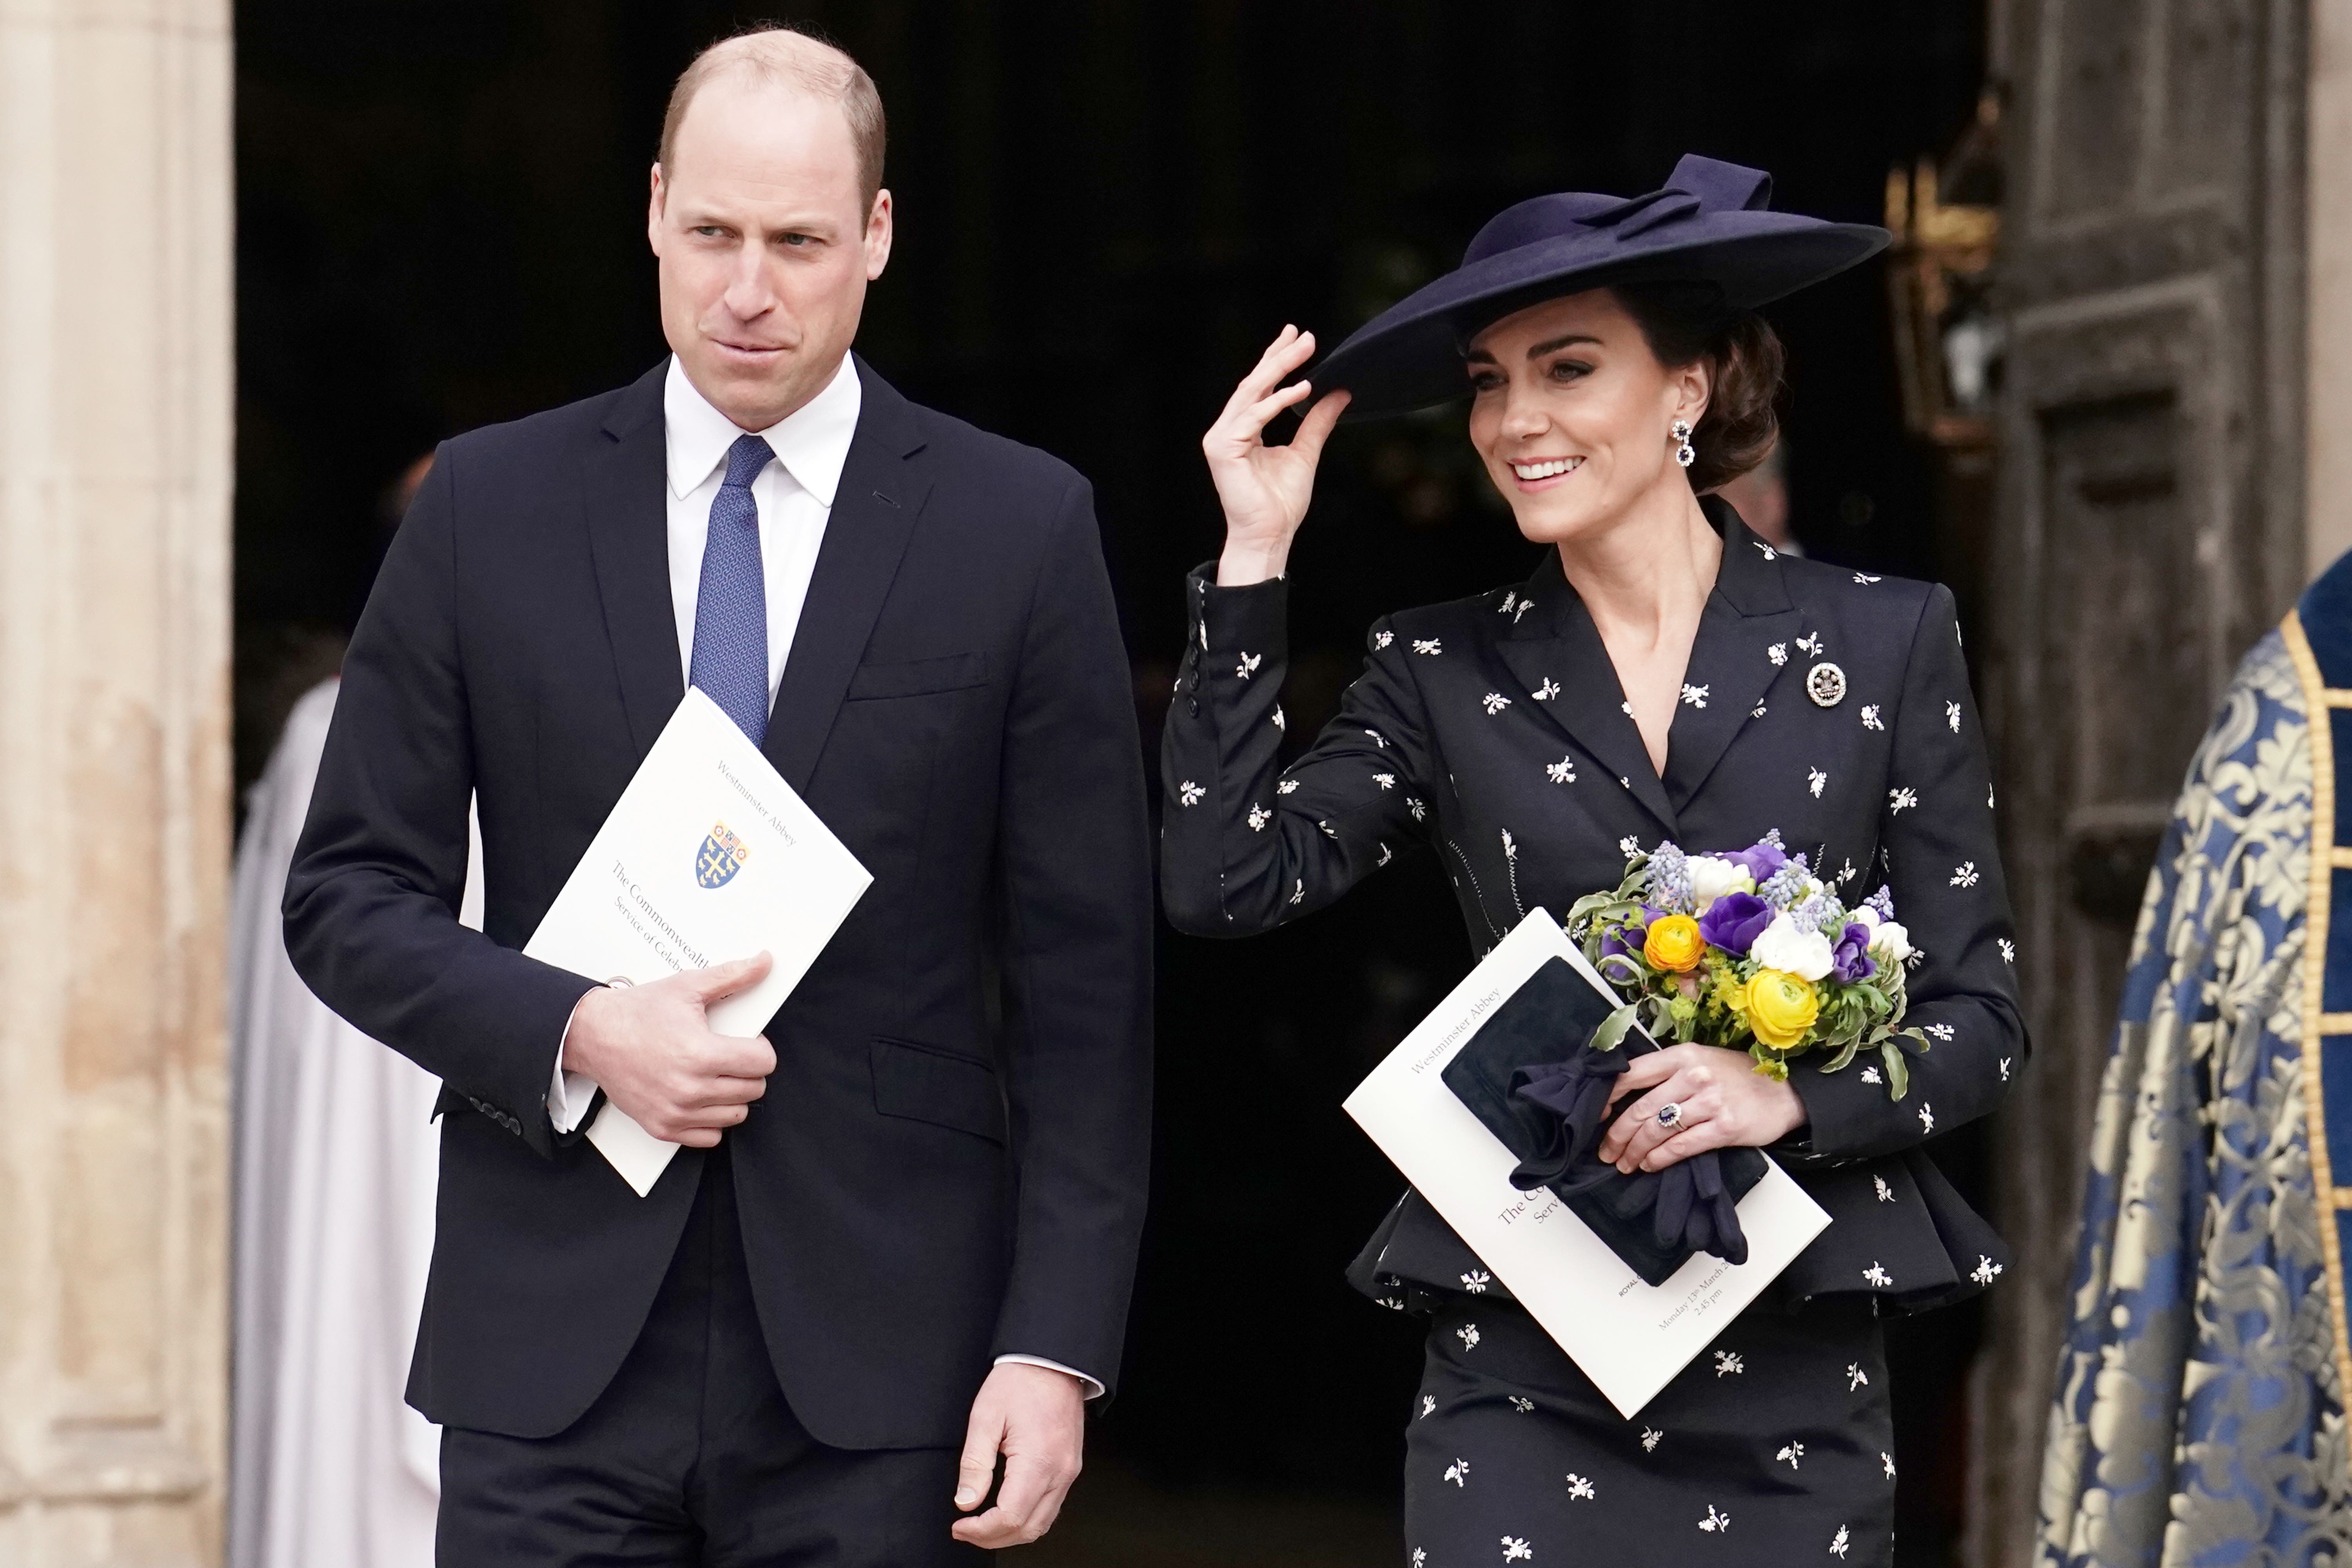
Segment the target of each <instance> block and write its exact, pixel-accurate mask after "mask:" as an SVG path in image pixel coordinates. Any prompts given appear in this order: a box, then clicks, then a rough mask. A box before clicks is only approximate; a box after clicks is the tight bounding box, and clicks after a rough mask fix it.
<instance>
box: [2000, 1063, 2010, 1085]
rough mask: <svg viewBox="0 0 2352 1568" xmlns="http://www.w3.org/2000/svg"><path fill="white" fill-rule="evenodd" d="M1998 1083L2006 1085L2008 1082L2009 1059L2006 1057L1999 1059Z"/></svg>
mask: <svg viewBox="0 0 2352 1568" xmlns="http://www.w3.org/2000/svg"><path fill="white" fill-rule="evenodd" d="M2000 1081H2001V1082H2003V1083H2007V1082H2008V1081H2009V1058H2007V1057H2003V1058H2000Z"/></svg>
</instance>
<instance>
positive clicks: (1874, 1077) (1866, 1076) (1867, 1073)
mask: <svg viewBox="0 0 2352 1568" xmlns="http://www.w3.org/2000/svg"><path fill="white" fill-rule="evenodd" d="M1862 1081H1863V1082H1864V1083H1885V1081H1886V1080H1885V1079H1883V1078H1880V1077H1879V1076H1878V1069H1877V1068H1863V1069H1862Z"/></svg>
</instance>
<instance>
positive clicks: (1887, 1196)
mask: <svg viewBox="0 0 2352 1568" xmlns="http://www.w3.org/2000/svg"><path fill="white" fill-rule="evenodd" d="M1870 1181H1871V1184H1872V1185H1873V1186H1874V1187H1876V1188H1877V1189H1878V1201H1879V1202H1880V1203H1883V1204H1891V1203H1893V1202H1894V1201H1895V1189H1894V1188H1893V1187H1890V1186H1888V1185H1887V1184H1886V1178H1885V1177H1884V1176H1873V1177H1871V1178H1870Z"/></svg>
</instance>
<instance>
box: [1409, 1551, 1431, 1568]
mask: <svg viewBox="0 0 2352 1568" xmlns="http://www.w3.org/2000/svg"><path fill="white" fill-rule="evenodd" d="M1412 1568H1429V1553H1428V1552H1423V1550H1422V1549H1421V1548H1420V1547H1418V1546H1416V1547H1414V1548H1413V1549H1412Z"/></svg>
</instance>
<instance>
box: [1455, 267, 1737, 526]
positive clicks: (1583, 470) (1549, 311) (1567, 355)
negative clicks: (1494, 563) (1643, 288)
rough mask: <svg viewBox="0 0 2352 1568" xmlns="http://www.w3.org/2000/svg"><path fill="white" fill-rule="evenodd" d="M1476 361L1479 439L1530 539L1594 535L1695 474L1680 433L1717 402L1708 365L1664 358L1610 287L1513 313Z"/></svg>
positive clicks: (1474, 420) (1473, 349) (1479, 349)
mask: <svg viewBox="0 0 2352 1568" xmlns="http://www.w3.org/2000/svg"><path fill="white" fill-rule="evenodd" d="M1465 370H1466V371H1467V373H1468V374H1469V377H1470V384H1471V387H1472V390H1473V393H1474V397H1473V401H1472V403H1471V405H1470V444H1471V445H1472V446H1474V447H1476V448H1477V449H1478V456H1479V457H1480V458H1482V459H1484V461H1485V462H1486V475H1487V478H1488V479H1492V480H1493V481H1494V485H1495V488H1496V489H1497V490H1499V491H1500V492H1502V496H1503V499H1504V500H1507V501H1508V502H1509V503H1510V507H1511V512H1512V515H1513V516H1514V517H1516V518H1517V521H1518V525H1519V531H1520V532H1521V533H1523V534H1525V535H1527V536H1528V538H1529V539H1531V540H1534V541H1536V542H1538V543H1542V544H1559V543H1562V542H1570V541H1575V540H1582V539H1590V538H1592V537H1594V536H1596V535H1598V534H1600V533H1603V532H1606V531H1608V530H1609V529H1610V528H1611V527H1612V526H1613V525H1614V524H1615V523H1616V522H1617V521H1621V520H1622V519H1625V518H1627V517H1629V516H1631V515H1633V511H1634V510H1635V509H1636V507H1637V505H1638V503H1639V502H1640V501H1641V500H1643V498H1645V497H1647V496H1649V495H1650V494H1651V493H1652V492H1654V490H1655V489H1657V488H1658V487H1660V486H1662V485H1668V484H1672V485H1683V484H1684V483H1685V481H1684V479H1683V476H1682V472H1681V470H1680V468H1678V467H1677V466H1676V464H1675V460H1674V450H1675V441H1674V439H1673V437H1672V436H1671V434H1670V432H1671V431H1672V429H1673V426H1674V422H1675V420H1677V419H1686V420H1688V421H1689V422H1690V423H1691V424H1693V425H1696V424H1697V423H1698V420H1699V416H1700V415H1701V414H1703V413H1704V412H1705V411H1706V396H1707V379H1708V377H1707V367H1706V364H1705V363H1697V364H1692V365H1685V366H1683V367H1681V368H1679V369H1675V368H1669V367H1667V366H1665V365H1663V364H1660V363H1658V357H1657V355H1656V354H1655V353H1653V352H1652V351H1651V349H1650V345H1649V342H1648V341H1647V340H1646V339H1645V338H1643V335H1642V329H1641V326H1640V324H1639V323H1638V322H1636V321H1634V320H1633V316H1632V315H1631V314H1629V313H1628V312H1627V311H1626V310H1625V308H1624V306H1623V305H1622V304H1621V303H1619V301H1618V300H1617V296H1616V295H1615V294H1614V293H1612V292H1611V291H1610V290H1609V289H1589V290H1587V291H1586V292H1584V293H1581V294H1570V295H1566V296H1564V297H1562V298H1560V299H1557V300H1545V301H1543V302H1542V303H1541V304H1538V305H1530V306H1528V308H1527V309H1526V310H1519V311H1517V312H1515V313H1513V314H1511V315H1508V316H1506V317H1504V318H1503V319H1502V320H1501V321H1496V323H1495V324H1494V325H1492V326H1490V327H1488V328H1486V330H1485V331H1482V332H1480V333H1479V334H1478V335H1477V336H1476V337H1475V338H1474V339H1472V340H1471V343H1470V348H1469V352H1468V353H1467V354H1466V355H1465ZM1684 493H1685V494H1687V493H1688V491H1687V488H1686V487H1685V492H1684Z"/></svg>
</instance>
